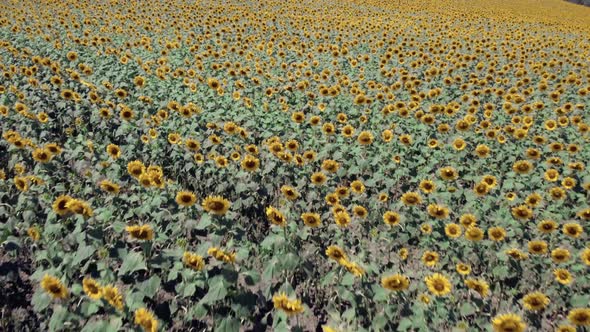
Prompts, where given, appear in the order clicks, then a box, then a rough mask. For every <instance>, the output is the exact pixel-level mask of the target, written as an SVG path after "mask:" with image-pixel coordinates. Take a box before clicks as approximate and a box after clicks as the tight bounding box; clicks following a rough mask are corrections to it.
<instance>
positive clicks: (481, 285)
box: [465, 278, 490, 297]
mask: <svg viewBox="0 0 590 332" xmlns="http://www.w3.org/2000/svg"><path fill="white" fill-rule="evenodd" d="M465 286H467V288H469V289H473V290H474V291H476V292H478V293H479V295H481V297H486V296H488V294H489V291H490V285H489V284H488V283H487V282H486V281H485V280H483V279H473V278H470V279H465Z"/></svg>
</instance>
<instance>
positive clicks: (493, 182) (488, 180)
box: [481, 175, 498, 188]
mask: <svg viewBox="0 0 590 332" xmlns="http://www.w3.org/2000/svg"><path fill="white" fill-rule="evenodd" d="M481 181H482V182H484V183H485V184H487V185H488V186H489V187H490V188H495V187H496V186H497V185H498V179H496V177H495V176H493V175H484V177H483V178H482V179H481Z"/></svg>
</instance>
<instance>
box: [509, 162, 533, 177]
mask: <svg viewBox="0 0 590 332" xmlns="http://www.w3.org/2000/svg"><path fill="white" fill-rule="evenodd" d="M512 170H513V171H514V172H515V173H517V174H528V173H530V172H531V171H532V170H533V164H532V163H531V162H530V161H528V160H519V161H517V162H515V163H514V165H513V166H512Z"/></svg>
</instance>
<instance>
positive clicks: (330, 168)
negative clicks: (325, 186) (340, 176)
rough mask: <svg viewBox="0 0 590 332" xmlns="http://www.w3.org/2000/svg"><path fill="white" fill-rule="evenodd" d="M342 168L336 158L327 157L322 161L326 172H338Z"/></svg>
mask: <svg viewBox="0 0 590 332" xmlns="http://www.w3.org/2000/svg"><path fill="white" fill-rule="evenodd" d="M339 168H340V164H339V163H338V162H336V161H335V160H331V159H326V160H324V161H323V162H322V169H323V170H324V171H326V172H330V173H336V172H337V171H338V169H339Z"/></svg>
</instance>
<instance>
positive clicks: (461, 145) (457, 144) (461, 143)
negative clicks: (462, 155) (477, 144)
mask: <svg viewBox="0 0 590 332" xmlns="http://www.w3.org/2000/svg"><path fill="white" fill-rule="evenodd" d="M452 145H453V149H455V150H456V151H463V149H465V147H466V146H467V143H465V140H463V139H462V138H456V139H455V140H454V141H453V144H452Z"/></svg>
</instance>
